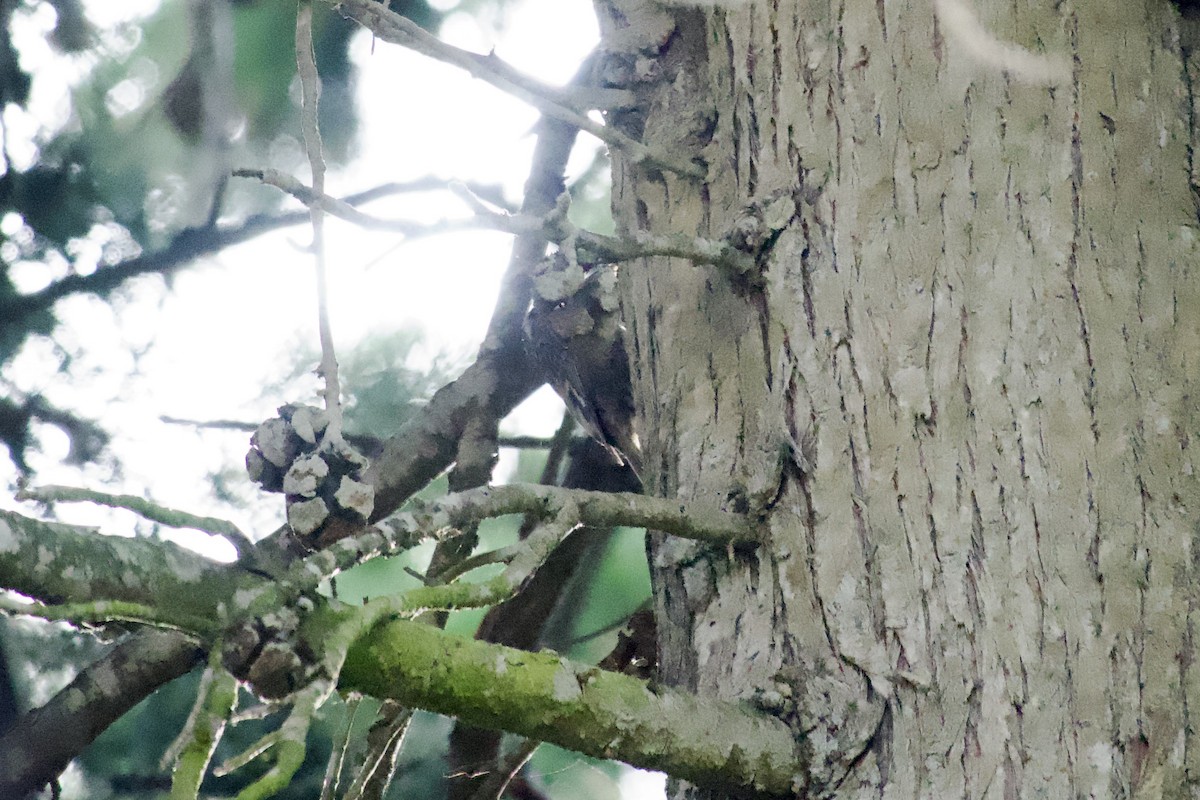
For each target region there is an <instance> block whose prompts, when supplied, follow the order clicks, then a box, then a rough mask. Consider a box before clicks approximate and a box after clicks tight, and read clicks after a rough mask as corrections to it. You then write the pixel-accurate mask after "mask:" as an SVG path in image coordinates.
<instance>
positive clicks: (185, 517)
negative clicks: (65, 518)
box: [16, 485, 254, 557]
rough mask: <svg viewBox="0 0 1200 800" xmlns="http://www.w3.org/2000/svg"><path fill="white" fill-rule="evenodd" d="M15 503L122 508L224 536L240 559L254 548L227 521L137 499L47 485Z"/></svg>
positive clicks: (25, 490) (28, 490) (23, 491)
mask: <svg viewBox="0 0 1200 800" xmlns="http://www.w3.org/2000/svg"><path fill="white" fill-rule="evenodd" d="M16 499H18V500H33V501H36V502H39V503H54V502H61V503H96V504H97V505H102V506H108V507H109V508H123V509H125V510H127V511H132V512H133V513H135V514H137V515H138V516H139V517H142V518H144V519H148V520H150V521H151V522H157V523H159V524H160V525H166V526H168V527H171V528H193V529H195V530H198V531H203V532H204V533H208V534H212V535H213V536H223V537H225V538H226V539H228V540H229V542H230V544H232V545H233V546H234V548H236V549H237V551H238V555H239V556H242V557H244V556H245V555H246V554H247V553H249V552H250V551H251V550H252V549H253V548H254V542H252V541H251V540H250V537H248V536H247V535H246V534H244V533H242V531H241V529H240V528H238V526H237V525H234V524H233V523H232V522H230V521H229V520H227V519H220V518H219V517H201V516H197V515H196V514H189V513H188V512H186V511H180V510H178V509H175V508H168V507H167V506H161V505H159V504H157V503H155V502H153V501H150V500H147V499H146V498H144V497H138V496H137V495H132V494H109V493H107V492H97V491H94V490H92V489H82V488H79V487H75V486H55V485H48V486H37V487H29V486H26V487H22V488H20V489H18V490H17V493H16Z"/></svg>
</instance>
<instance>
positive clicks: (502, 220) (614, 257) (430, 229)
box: [234, 169, 756, 277]
mask: <svg viewBox="0 0 1200 800" xmlns="http://www.w3.org/2000/svg"><path fill="white" fill-rule="evenodd" d="M234 174H235V175H238V176H241V177H252V178H257V179H259V180H261V181H262V182H263V183H266V184H269V185H271V186H275V187H277V188H279V189H281V190H282V191H285V192H287V193H288V194H290V195H292V196H293V197H295V198H296V199H297V200H299V201H300V202H302V203H304V204H306V205H308V207H309V208H313V209H316V208H319V209H321V210H323V211H326V212H328V213H330V214H332V215H333V216H335V217H339V218H341V219H344V220H346V221H347V222H352V223H354V224H356V225H361V226H363V227H365V228H371V229H376V230H392V231H397V232H400V233H404V234H406V235H409V236H412V235H428V234H431V233H440V232H444V231H448V230H453V229H456V228H463V229H466V228H492V229H494V230H499V231H504V232H505V233H512V234H515V235H518V236H526V235H530V234H535V233H541V234H542V235H543V236H545V237H546V238H547V239H548V240H550V241H553V242H556V243H558V244H565V243H568V242H570V241H572V240H573V241H574V242H575V246H576V247H578V248H580V249H582V250H584V251H585V252H587V253H588V254H590V255H591V257H592V258H593V259H595V260H597V261H601V262H604V263H610V264H613V263H618V262H621V261H632V260H634V259H638V258H647V257H649V256H668V257H671V258H682V259H686V260H688V261H691V262H693V263H695V264H712V265H713V266H715V267H717V268H719V269H721V270H723V271H725V272H727V273H729V274H730V275H731V276H733V277H739V276H744V275H747V274H749V273H751V272H752V271H753V270H754V269H756V264H755V261H754V257H753V256H752V255H750V254H749V253H746V252H743V251H741V250H738V249H737V248H736V247H734V246H733V245H732V244H730V243H729V242H726V241H723V240H721V239H706V238H704V237H702V236H688V235H686V234H652V233H649V232H648V231H637V232H635V233H634V234H633V236H632V237H631V238H625V237H620V236H605V235H604V234H600V233H593V232H592V231H587V230H581V229H579V228H576V227H575V226H574V225H572V224H571V223H570V222H569V221H568V220H567V219H566V218H565V215H563V214H562V213H559V212H558V210H553V211H551V212H550V213H549V214H546V215H545V216H537V217H535V216H530V215H528V214H508V213H503V212H497V211H493V210H491V209H489V208H487V207H486V206H485V205H483V204H481V203H471V205H472V207H473V209H474V211H475V216H474V217H473V218H470V219H465V220H455V221H444V222H439V223H435V224H434V225H421V224H417V223H413V222H409V221H407V220H386V219H381V218H379V217H375V216H372V215H371V214H367V213H365V212H363V211H359V210H358V209H356V208H353V207H351V206H349V205H347V204H346V203H343V202H342V201H340V200H337V199H336V198H333V197H330V196H328V195H325V194H322V193H320V192H317V191H316V190H315V189H313V188H310V187H308V186H305V185H304V184H303V183H301V182H300V181H298V180H296V179H295V178H294V177H292V176H291V175H288V174H286V173H283V172H280V171H279V170H274V169H243V170H237V171H235V172H234ZM453 188H454V187H453V185H452V186H451V190H453ZM459 196H460V197H463V198H464V200H466V199H467V197H466V196H464V195H463V194H461V193H459ZM468 202H469V201H468Z"/></svg>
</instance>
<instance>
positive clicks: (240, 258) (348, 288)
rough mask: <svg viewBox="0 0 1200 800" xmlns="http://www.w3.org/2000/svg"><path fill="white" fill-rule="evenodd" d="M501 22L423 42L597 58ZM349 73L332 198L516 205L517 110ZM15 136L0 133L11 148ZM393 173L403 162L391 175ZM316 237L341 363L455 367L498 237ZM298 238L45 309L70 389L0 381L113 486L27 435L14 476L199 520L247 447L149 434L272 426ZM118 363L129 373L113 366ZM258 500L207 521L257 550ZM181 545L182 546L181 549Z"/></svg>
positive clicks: (540, 32)
mask: <svg viewBox="0 0 1200 800" xmlns="http://www.w3.org/2000/svg"><path fill="white" fill-rule="evenodd" d="M155 5H156V3H155V2H153V0H149V1H146V0H143V2H138V3H116V4H110V3H108V2H94V3H91V4H89V15H90V16H92V18H93V19H94V20H96V21H97V22H98V23H100V24H104V23H105V20H104V19H102V18H103V17H106V16H107V15H110V14H119V15H120V17H119V18H129V17H131V16H135V17H136V16H140V15H141V14H144V13H146V12H147V11H148V10H149V9H152V8H153V7H155ZM510 6H511V7H510V8H509V11H508V12H507V20H506V23H505V24H504V25H503V26H502V30H491V29H487V28H485V27H482V25H481V23H480V21H479V20H477V19H475V18H474V17H472V16H470V15H468V14H452V16H451V17H450V18H449V19H448V20H447V22H446V24H445V26H444V27H443V29H442V32H441V35H442V37H443V38H444V39H446V40H447V41H449V42H451V43H452V44H455V45H457V46H460V47H464V48H467V49H471V50H474V51H476V52H487V51H489V50H491V49H493V48H494V49H495V51H496V53H497V54H498V55H499V56H500V57H501V58H504V59H505V60H507V61H508V62H510V63H512V64H513V65H515V66H516V67H518V68H519V69H521V70H523V71H525V72H527V73H529V74H531V75H534V76H536V77H538V78H540V79H542V80H545V81H547V82H551V83H555V84H561V83H563V82H565V81H566V80H568V79H569V78H570V76H571V75H572V74H574V72H575V70H576V68H577V67H578V64H579V62H580V61H581V59H582V58H583V57H584V56H585V55H586V54H587V53H588V51H590V50H591V48H592V47H593V46H594V44H595V41H596V38H597V32H596V23H595V18H594V16H593V12H592V9H591V5H590V2H589V1H588V0H514V2H512V3H511V4H510ZM28 49H29V50H30V51H31V52H30V53H29V54H26V53H25V48H23V55H29V56H31V57H36V56H37V54H36V52H35V51H36V50H37V48H36V47H30V48H28ZM352 53H353V57H354V60H355V62H356V64H357V65H358V66H359V67H360V71H359V83H360V113H361V120H360V128H359V145H360V152H359V156H358V158H357V160H356V161H355V162H354V163H353V164H351V165H350V166H349V168H348V169H346V170H343V171H336V172H331V173H330V175H329V176H328V179H327V191H328V192H329V193H330V194H333V195H336V196H342V195H345V194H349V193H353V192H356V191H361V190H363V189H366V188H369V187H371V186H374V185H378V184H380V183H384V182H389V181H405V180H411V179H413V178H419V177H425V176H428V175H437V176H440V177H444V178H447V179H458V180H463V181H467V182H480V183H500V184H503V185H504V186H505V188H506V194H507V195H508V196H510V197H514V198H519V197H520V194H521V187H522V185H523V183H524V180H525V177H526V175H527V172H528V167H529V162H530V157H531V154H532V149H533V145H534V138H533V136H532V135H531V133H530V131H531V128H532V126H533V124H534V122H535V121H536V119H537V113H536V112H535V111H534V110H533V109H531V108H529V107H528V106H525V105H523V104H521V103H519V102H518V101H516V100H513V99H512V98H510V97H508V96H507V95H505V94H503V93H502V92H500V91H499V90H498V89H495V88H493V87H492V86H490V85H488V84H485V83H482V82H480V81H475V80H472V79H471V78H469V77H468V76H467V75H466V74H465V73H463V72H461V71H459V70H457V69H454V68H452V67H448V66H445V65H442V64H439V63H436V62H434V61H431V60H429V59H427V58H424V57H421V56H418V55H416V54H414V53H411V52H409V51H407V50H404V49H402V48H399V47H396V46H394V45H389V44H387V43H385V42H375V43H374V46H373V47H372V42H371V39H370V36H369V35H367V34H366V33H365V32H364V33H363V34H361V35H360V37H359V38H358V40H357V41H355V42H354V45H353V48H352ZM43 55H45V54H43ZM27 66H28V65H27ZM35 74H36V73H35ZM40 80H41V79H39V82H40ZM39 82H35V86H34V93H35V98H34V108H35V109H36V107H37V104H38V103H39V102H42V103H45V104H47V105H44V106H43V108H45V109H50V111H49V112H47V113H52V109H53V104H54V97H53V96H50V97H47V96H46V94H47V92H46V91H45V85H44V84H43V85H39ZM60 87H61V84H60ZM39 90H42V95H41V96H40V98H39V95H38V93H39ZM59 91H61V88H60V89H59ZM51 95H53V90H51ZM59 96H61V95H59ZM31 116H32V115H31ZM46 118H47V117H45V116H43V117H42V119H43V120H44V119H46ZM21 122H22V121H20V120H13V119H10V118H7V117H6V119H5V123H6V128H7V129H8V131H9V132H10V135H12V134H14V133H16V132H17V131H18V129H19V128H20V127H21ZM26 124H28V121H26ZM298 136H299V134H298V133H297V137H298ZM580 142H581V144H583V145H584V147H581V148H577V150H578V151H582V152H577V153H576V154H575V155H576V157H575V158H574V159H573V160H572V166H571V168H570V169H569V172H570V171H571V170H574V171H578V170H581V169H583V168H584V167H585V166H586V165H587V163H588V162H589V161H590V159H591V153H592V148H593V147H594V146H595V145H596V143H595V141H594V140H591V139H590V138H589V137H587V136H586V135H585V136H582V137H581V139H580ZM405 153H411V154H413V158H411V159H408V160H406V159H405V158H404V154H405ZM302 177H303V178H304V179H305V180H307V176H302ZM368 210H369V211H371V212H372V213H374V214H377V215H379V216H384V217H393V218H394V217H399V216H410V217H413V218H416V219H420V220H422V221H427V222H432V221H436V220H438V219H441V218H445V217H451V216H464V215H466V214H467V213H468V212H467V210H466V209H465V207H464V206H463V205H462V204H461V203H460V202H459V201H456V200H453V199H452V198H447V199H446V200H445V201H442V200H441V199H439V198H435V197H434V196H433V195H428V194H427V195H422V196H420V197H419V199H417V200H416V201H415V202H414V201H413V200H411V199H409V200H404V199H399V200H396V201H386V202H378V203H375V204H372V205H371V206H370V207H368ZM326 227H327V239H328V252H329V254H330V267H331V274H330V289H331V297H330V303H331V305H330V311H331V315H332V325H333V333H334V337H335V340H336V343H337V346H338V348H339V352H345V351H348V350H349V349H351V348H353V346H354V345H355V343H357V342H358V341H360V340H361V339H362V338H363V337H364V336H366V335H368V334H371V333H377V332H383V331H390V330H395V329H398V328H402V327H406V326H414V325H415V326H419V327H420V328H422V329H424V331H425V332H426V347H425V351H424V352H423V353H421V354H418V355H419V357H423V358H431V357H433V356H434V355H436V354H437V353H438V352H445V353H449V354H451V355H453V356H456V357H457V360H458V361H460V362H462V363H466V361H467V360H468V359H469V358H470V356H471V355H472V354H473V353H474V350H475V348H476V347H477V346H478V343H479V341H480V340H481V339H482V336H483V333H484V331H485V329H486V326H487V323H488V319H489V317H490V315H491V310H492V305H493V303H494V302H495V298H496V292H497V288H498V286H499V282H500V279H501V276H502V274H503V271H504V268H505V266H506V265H507V261H508V257H509V251H510V249H511V237H509V236H505V235H502V234H498V233H491V232H477V233H475V232H472V233H463V232H459V233H454V234H451V235H445V236H437V237H430V238H427V239H423V240H419V241H416V242H413V243H411V244H405V245H403V246H401V247H397V245H398V244H399V237H398V236H397V235H396V234H391V233H373V232H365V231H362V230H360V229H357V228H354V227H352V226H350V225H347V224H346V223H342V222H340V221H338V220H335V219H328V221H327V223H326ZM310 237H311V232H310V230H309V229H308V228H307V227H305V226H299V227H295V228H290V229H287V230H285V231H283V232H282V233H280V234H275V235H270V236H266V237H261V238H259V239H257V240H255V241H253V242H250V243H247V244H244V245H241V246H239V247H237V248H233V249H230V250H227V251H225V252H224V253H222V254H221V255H219V256H218V257H216V258H213V259H209V260H208V261H206V262H205V263H202V264H198V265H197V266H195V267H193V268H190V269H187V270H184V271H183V272H181V273H179V275H178V277H177V278H176V279H175V280H174V282H173V289H172V290H171V291H168V292H166V293H165V294H164V292H163V290H162V288H161V281H160V280H159V279H158V278H153V277H151V278H147V279H145V280H144V281H135V282H133V283H132V284H131V285H129V288H128V292H127V293H126V296H127V297H128V298H129V299H128V300H127V301H125V302H119V303H116V304H112V305H110V304H108V303H104V302H101V301H98V300H96V299H94V298H90V297H82V296H81V297H73V298H68V299H67V300H64V301H62V302H61V303H60V305H59V306H58V308H57V311H58V312H59V314H60V318H61V319H62V320H63V324H62V326H61V327H60V329H59V331H58V332H56V334H55V337H56V338H57V339H58V340H59V341H61V342H62V343H64V344H65V345H67V346H68V347H70V346H71V345H73V344H77V345H78V346H79V348H80V350H81V352H82V356H81V357H80V358H79V359H78V360H77V361H76V363H75V364H74V366H73V368H72V372H71V376H72V377H71V380H69V381H67V380H64V378H63V376H62V375H61V374H59V373H58V372H57V369H56V365H57V362H56V360H55V359H54V357H53V355H52V348H51V345H50V343H49V342H46V341H35V342H33V343H32V344H31V345H30V346H29V347H28V348H27V349H26V352H25V353H24V354H23V355H22V356H21V357H19V358H18V360H17V361H16V362H15V363H14V364H13V365H12V367H11V369H10V370H9V374H11V375H12V376H14V377H15V378H16V380H17V382H18V383H19V385H21V387H22V388H23V389H26V390H29V391H45V393H46V394H47V396H48V398H49V399H50V400H51V402H53V403H55V404H57V405H59V406H62V407H64V408H69V409H72V410H75V411H77V412H79V413H80V414H81V415H83V416H85V417H91V418H94V419H96V420H98V421H99V422H100V423H101V424H102V426H103V427H105V428H106V429H107V430H108V431H110V432H111V433H112V434H113V441H112V445H111V450H112V452H113V453H114V454H116V456H117V457H118V458H119V460H120V462H121V465H122V466H121V472H120V474H118V475H114V474H113V473H112V471H111V470H110V469H108V468H106V467H96V466H93V467H88V468H86V469H84V470H83V471H82V472H81V471H80V470H78V469H73V468H67V467H63V466H61V465H60V464H59V459H60V458H61V457H62V456H63V455H65V450H66V440H65V437H64V436H63V435H62V434H61V433H60V432H57V431H56V430H55V429H52V428H42V429H40V430H39V436H40V438H41V441H40V444H41V446H42V449H43V450H44V451H45V452H46V455H45V456H44V457H31V462H32V463H33V465H34V466H35V468H36V469H37V470H38V481H39V483H67V484H74V485H80V484H82V485H86V486H89V487H90V488H99V489H103V490H106V491H113V492H127V493H133V494H147V495H148V496H151V497H153V499H155V500H156V501H158V502H161V503H164V504H166V505H170V506H175V507H179V508H182V509H185V510H188V511H192V512H195V513H214V509H213V507H212V506H211V505H210V502H211V489H210V484H209V480H208V475H209V474H210V473H212V472H214V471H216V470H218V469H221V468H222V467H225V466H228V465H229V464H231V463H232V464H238V463H240V461H241V459H242V457H243V456H244V453H245V449H246V445H247V436H246V434H244V433H222V432H215V431H197V430H195V429H192V428H189V427H186V426H178V425H169V424H165V423H162V422H160V421H159V419H158V418H159V416H160V415H170V416H175V417H182V418H188V419H196V420H212V419H238V420H247V421H260V420H262V419H264V418H265V417H267V416H270V415H271V414H272V413H273V412H274V405H275V404H274V403H272V402H266V403H264V402H263V401H262V399H261V395H262V386H263V384H264V383H267V382H270V381H272V380H275V379H278V378H279V377H281V376H282V375H283V374H285V373H286V372H287V371H288V370H289V369H290V367H291V365H292V364H293V361H294V358H295V355H294V353H295V350H296V349H297V347H298V346H299V345H304V346H307V347H310V348H312V349H314V350H315V348H316V310H315V309H316V299H315V289H314V285H313V284H314V282H313V271H312V262H311V258H310V257H309V256H306V255H304V254H302V253H300V252H299V251H298V250H297V249H296V246H295V245H297V244H303V243H306V242H307V241H308V240H309V239H310ZM16 277H18V278H19V277H20V276H19V275H17V276H16ZM24 288H25V289H26V290H31V289H35V288H38V287H36V286H32V287H24ZM131 350H133V351H136V352H140V353H141V355H140V356H139V357H138V358H137V359H136V360H131V358H130V356H129V352H130V351H131ZM314 366H315V365H314ZM316 386H317V383H316V379H315V378H314V379H313V382H312V387H313V389H315V388H316ZM289 399H295V400H298V401H309V402H312V401H314V400H315V398H289ZM560 409H561V404H559V403H558V401H557V399H556V398H554V397H553V394H552V393H549V391H548V390H546V389H543V392H542V393H541V394H540V395H538V396H536V397H535V398H534V399H533V400H531V401H530V403H527V404H526V406H524V407H523V408H522V409H519V410H518V412H517V414H516V415H515V417H514V419H513V420H510V423H515V424H510V425H508V426H507V428H508V429H509V430H515V429H517V428H519V429H520V432H522V433H535V434H544V435H548V434H549V433H551V432H552V431H553V430H554V428H555V427H556V426H557V424H558V421H559V419H560V414H561V410H560ZM32 455H33V454H31V456H32ZM2 461H3V460H2V459H0V462H2ZM14 478H15V473H14V472H12V471H11V469H10V467H9V466H8V464H7V463H6V462H5V463H3V464H0V479H4V482H5V483H9V484H11V483H12V480H13V479H14ZM251 496H253V495H251ZM261 497H262V499H261V502H256V503H253V504H252V506H251V507H250V508H249V509H246V510H245V511H242V512H236V511H232V512H231V511H230V510H229V509H228V508H221V509H219V513H221V514H223V515H232V516H233V519H234V521H235V522H237V523H238V524H239V525H241V526H242V527H243V530H248V531H253V532H255V533H256V534H257V535H262V534H264V533H266V532H268V531H270V530H272V529H273V528H274V527H275V526H276V525H278V523H279V522H280V521H281V520H282V503H281V502H279V501H278V500H277V498H276V497H273V496H261ZM0 506H3V507H6V508H17V509H20V510H22V511H25V512H26V513H36V511H35V509H33V508H32V507H30V506H24V507H22V506H21V505H20V504H17V503H15V502H14V501H13V500H12V499H11V497H8V496H7V495H4V496H0ZM57 511H58V515H59V518H61V519H63V520H64V521H69V522H78V523H83V524H94V525H100V526H101V527H102V528H103V530H105V532H111V533H125V534H126V535H128V534H129V533H132V531H133V530H134V528H135V524H136V520H135V519H134V518H133V516H132V515H131V514H128V513H126V512H98V511H97V510H96V509H93V508H90V507H85V506H68V505H59V507H58V509H57ZM141 529H143V530H144V529H145V527H144V526H142V528H141ZM190 544H191V545H192V546H196V544H197V543H196V542H195V537H194V536H193V537H191V541H190ZM227 554H228V551H227ZM662 787H663V781H662V778H661V776H655V775H649V774H646V773H640V772H635V771H629V772H628V773H627V777H626V778H625V779H623V780H622V791H623V794H624V796H626V797H661V796H662V794H663V788H662Z"/></svg>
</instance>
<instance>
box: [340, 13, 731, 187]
mask: <svg viewBox="0 0 1200 800" xmlns="http://www.w3.org/2000/svg"><path fill="white" fill-rule="evenodd" d="M327 2H332V3H334V4H335V5H336V6H337V7H338V8H339V9H340V10H341V12H342V13H343V14H344V15H345V16H347V17H349V18H350V19H353V20H355V21H357V22H359V23H360V24H362V25H363V26H364V27H366V28H368V29H370V30H371V32H372V33H374V34H375V35H376V36H378V37H379V38H380V39H383V40H384V41H385V42H391V43H392V44H398V45H402V46H404V47H407V48H409V49H411V50H415V51H416V52H418V53H421V54H422V55H426V56H429V57H430V58H435V59H437V60H438V61H443V62H445V63H447V64H452V65H454V66H456V67H460V68H462V69H464V70H466V71H467V72H469V73H470V74H471V75H472V76H474V77H476V78H479V79H480V80H483V81H486V82H488V83H490V84H492V85H493V86H495V87H497V88H499V89H501V90H503V91H505V92H507V93H508V94H511V95H512V96H513V97H515V98H517V99H518V100H521V101H523V102H525V103H528V104H529V105H531V106H533V107H535V108H537V109H538V110H539V111H541V112H542V113H543V114H545V115H546V116H547V117H549V118H551V119H555V120H558V121H560V122H564V123H566V124H568V125H571V126H573V127H576V128H578V129H579V130H581V131H586V132H587V133H590V134H592V135H593V136H595V137H596V138H597V139H600V140H601V141H602V142H604V143H605V144H608V145H610V146H611V147H616V148H620V149H621V150H623V151H624V152H626V153H628V154H629V156H630V158H631V159H632V160H633V161H634V162H635V163H646V164H652V165H654V166H657V167H659V168H661V169H666V170H670V171H671V172H674V173H677V174H679V175H686V176H688V177H692V178H699V179H704V178H705V177H706V176H707V175H708V170H707V168H705V167H703V166H701V165H699V164H694V163H692V162H689V161H680V160H679V159H676V158H674V157H673V156H672V155H671V154H669V153H665V152H660V151H658V150H655V149H652V148H650V147H647V146H646V145H644V144H642V143H641V142H638V141H635V140H634V139H631V138H630V137H628V136H626V135H625V134H623V133H621V132H620V131H618V130H616V129H614V128H611V127H609V126H607V125H603V124H601V123H598V122H594V121H592V120H591V119H589V118H588V116H587V114H586V109H587V108H588V107H591V106H593V105H595V104H586V105H583V106H573V105H571V104H570V99H569V98H568V97H567V96H564V93H563V92H562V91H561V90H556V89H553V88H552V87H549V86H546V85H545V84H542V83H539V82H538V81H535V80H534V79H533V78H530V77H528V76H525V75H522V74H521V73H519V72H518V71H517V70H515V69H513V68H512V67H511V66H509V65H508V64H505V63H504V62H503V61H501V60H500V59H499V58H497V57H496V56H495V55H494V54H489V55H486V56H483V55H479V54H477V53H471V52H468V51H466V50H461V49H459V48H457V47H452V46H451V45H448V44H446V43H445V42H443V41H441V40H440V39H438V38H437V37H436V36H433V35H432V34H430V33H428V32H427V31H425V30H423V29H422V28H421V27H420V26H419V25H417V24H416V23H415V22H413V21H412V20H410V19H408V18H407V17H404V16H401V15H400V14H397V13H396V12H394V11H392V10H390V9H389V8H388V7H387V6H386V5H384V4H382V3H378V2H374V0H327ZM611 91H612V90H605V94H604V95H603V96H604V97H605V98H606V99H607V98H614V97H620V98H622V99H627V100H628V101H629V102H628V103H626V104H632V100H633V98H632V96H628V95H627V94H625V93H622V94H620V95H615V94H609V92H611Z"/></svg>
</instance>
